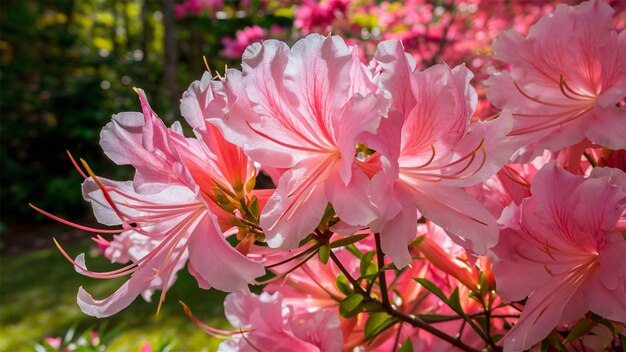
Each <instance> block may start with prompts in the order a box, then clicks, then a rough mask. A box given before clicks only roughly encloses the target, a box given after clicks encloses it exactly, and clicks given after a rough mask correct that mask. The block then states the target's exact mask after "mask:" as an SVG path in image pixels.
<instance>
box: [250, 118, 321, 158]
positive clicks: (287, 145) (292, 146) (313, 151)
mask: <svg viewBox="0 0 626 352" xmlns="http://www.w3.org/2000/svg"><path fill="white" fill-rule="evenodd" d="M246 124H247V125H248V127H250V129H251V130H252V131H254V132H255V133H256V134H258V135H259V136H261V137H263V138H266V139H269V140H270V141H272V142H274V143H276V144H278V145H281V146H283V147H286V148H289V149H294V150H301V151H305V152H312V153H324V152H325V150H324V149H323V148H321V147H319V146H318V148H307V147H302V146H299V145H293V144H289V143H285V142H282V141H280V140H278V139H276V138H273V137H270V136H269V135H268V134H266V133H263V132H261V131H259V130H257V129H256V128H254V127H252V125H250V122H248V121H246Z"/></svg>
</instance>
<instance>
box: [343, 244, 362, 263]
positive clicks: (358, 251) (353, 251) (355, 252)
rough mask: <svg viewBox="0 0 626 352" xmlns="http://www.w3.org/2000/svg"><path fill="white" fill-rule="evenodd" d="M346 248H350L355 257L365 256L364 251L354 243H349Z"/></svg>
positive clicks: (349, 250)
mask: <svg viewBox="0 0 626 352" xmlns="http://www.w3.org/2000/svg"><path fill="white" fill-rule="evenodd" d="M346 249H347V250H348V252H350V253H352V254H353V255H354V256H355V257H357V258H359V259H361V258H362V257H363V253H361V251H360V250H358V249H357V248H356V246H355V245H353V244H350V245H347V246H346Z"/></svg>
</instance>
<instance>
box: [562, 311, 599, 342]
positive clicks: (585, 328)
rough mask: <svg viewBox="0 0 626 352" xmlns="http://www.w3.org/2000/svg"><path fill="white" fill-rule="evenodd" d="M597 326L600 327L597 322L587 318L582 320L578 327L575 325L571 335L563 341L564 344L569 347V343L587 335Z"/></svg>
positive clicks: (577, 324)
mask: <svg viewBox="0 0 626 352" xmlns="http://www.w3.org/2000/svg"><path fill="white" fill-rule="evenodd" d="M596 325H598V322H596V321H593V320H591V319H587V318H585V319H581V320H580V321H579V322H578V323H576V325H574V327H573V328H572V330H570V332H569V334H567V337H566V338H565V340H563V344H564V345H567V344H568V343H571V342H572V341H575V340H577V339H578V338H579V337H581V336H583V335H586V334H587V333H588V332H589V331H591V329H593V327H594V326H596Z"/></svg>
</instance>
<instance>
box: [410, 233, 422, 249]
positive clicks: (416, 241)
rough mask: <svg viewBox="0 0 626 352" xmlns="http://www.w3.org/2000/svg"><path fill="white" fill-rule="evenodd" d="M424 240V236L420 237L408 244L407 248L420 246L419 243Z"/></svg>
mask: <svg viewBox="0 0 626 352" xmlns="http://www.w3.org/2000/svg"><path fill="white" fill-rule="evenodd" d="M425 238H426V236H424V235H421V236H419V237H418V238H416V239H415V240H413V242H411V244H409V247H417V246H419V245H420V243H422V241H424V239H425Z"/></svg>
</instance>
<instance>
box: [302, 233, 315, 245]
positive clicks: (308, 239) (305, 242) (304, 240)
mask: <svg viewBox="0 0 626 352" xmlns="http://www.w3.org/2000/svg"><path fill="white" fill-rule="evenodd" d="M314 239H315V237H314V236H313V234H309V235H308V236H306V237H305V238H304V239H303V240H302V241H300V243H298V247H302V246H304V245H305V244H307V243H309V242H310V241H311V240H314ZM315 242H316V243H317V240H315Z"/></svg>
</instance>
